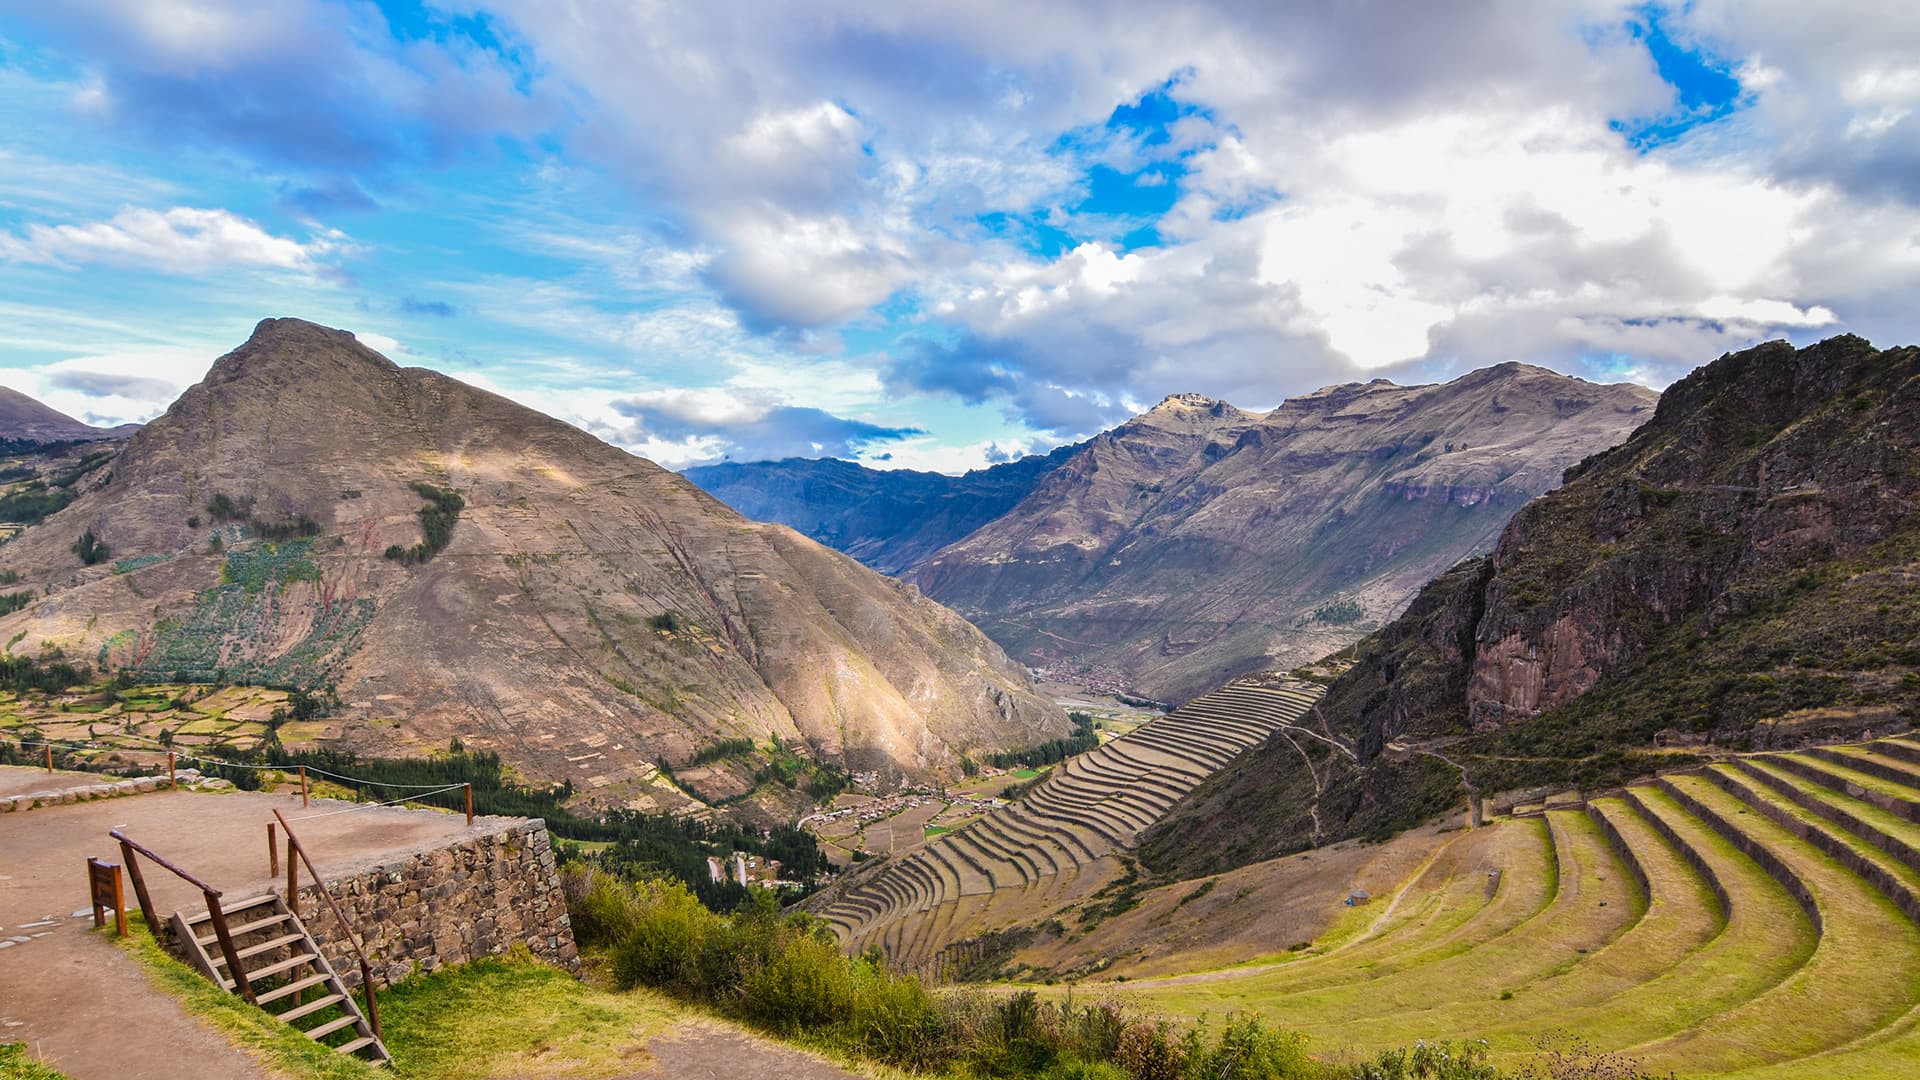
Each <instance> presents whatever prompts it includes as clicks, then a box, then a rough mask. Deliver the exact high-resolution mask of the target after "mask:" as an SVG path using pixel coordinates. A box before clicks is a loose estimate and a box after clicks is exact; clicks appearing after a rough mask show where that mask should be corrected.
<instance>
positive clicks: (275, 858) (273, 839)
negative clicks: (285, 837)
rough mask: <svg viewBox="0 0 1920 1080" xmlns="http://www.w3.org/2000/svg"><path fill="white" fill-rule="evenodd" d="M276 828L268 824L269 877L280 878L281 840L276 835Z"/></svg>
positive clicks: (271, 823)
mask: <svg viewBox="0 0 1920 1080" xmlns="http://www.w3.org/2000/svg"><path fill="white" fill-rule="evenodd" d="M275 831H276V826H275V825H274V824H273V822H271V821H269V822H267V876H268V877H276V878H277V877H279V876H280V838H279V837H278V836H276V835H274V834H275Z"/></svg>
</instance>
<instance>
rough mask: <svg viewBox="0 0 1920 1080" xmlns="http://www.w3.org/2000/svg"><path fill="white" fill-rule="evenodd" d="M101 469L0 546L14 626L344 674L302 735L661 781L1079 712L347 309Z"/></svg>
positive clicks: (654, 793)
mask: <svg viewBox="0 0 1920 1080" xmlns="http://www.w3.org/2000/svg"><path fill="white" fill-rule="evenodd" d="M99 475H100V476H101V477H103V479H102V480H101V481H100V482H98V483H95V484H94V485H93V486H91V487H89V488H88V489H87V490H86V491H85V492H84V493H83V494H80V495H79V497H78V498H77V499H75V501H73V502H72V504H71V505H68V506H66V507H65V508H64V509H61V510H59V511H58V512H57V513H54V514H53V515H52V516H50V517H48V518H47V519H46V520H45V521H44V522H43V523H41V524H39V525H36V526H33V527H31V528H28V529H26V530H25V531H23V532H22V533H21V534H20V535H19V536H18V537H17V538H16V539H14V540H13V541H12V542H10V543H8V544H6V545H5V546H4V547H0V571H11V572H12V573H14V574H17V575H19V578H18V580H19V581H20V582H21V583H22V584H21V585H20V588H22V589H27V590H30V591H31V592H32V593H33V594H34V596H35V597H36V599H35V600H34V602H32V603H30V604H28V605H27V606H26V607H24V608H23V609H21V610H19V611H16V612H14V613H13V614H11V615H8V616H6V617H5V618H0V634H5V635H6V636H7V637H8V638H9V640H10V641H11V645H10V648H11V649H12V651H13V652H14V653H15V654H16V655H24V656H39V655H42V654H43V652H44V651H45V650H51V649H56V648H57V649H58V650H60V651H61V652H62V653H63V654H64V655H66V656H68V657H70V658H76V659H83V660H85V661H87V662H89V663H92V664H96V665H97V666H98V667H100V668H102V669H107V670H122V669H126V670H131V671H133V672H134V673H136V674H137V675H138V676H139V677H142V678H153V679H162V678H174V677H179V678H188V679H195V680H205V679H214V680H231V681H235V682H257V683H267V684H271V685H285V686H300V687H308V688H313V689H316V690H319V691H321V692H323V694H333V693H337V695H338V699H339V702H340V704H339V707H338V709H337V711H336V712H335V714H334V715H333V716H331V717H329V718H327V719H326V720H325V721H324V722H322V723H321V724H320V726H319V727H318V728H316V729H314V730H313V731H311V732H308V734H313V733H316V732H317V733H321V734H325V735H329V736H331V737H335V738H338V739H340V740H343V741H344V742H345V743H346V744H347V745H349V746H352V747H356V748H359V749H362V750H366V751H373V752H386V753H409V754H419V753H422V752H428V751H434V750H439V749H443V748H445V747H446V746H447V745H448V742H449V740H451V739H454V738H458V739H459V740H460V741H461V742H463V743H464V744H465V745H466V746H467V747H469V748H473V749H489V750H497V751H498V752H499V753H500V754H501V755H502V757H504V758H505V759H507V761H509V762H510V763H512V764H513V765H514V766H515V767H516V768H517V769H519V770H520V771H522V772H523V773H524V774H525V775H527V776H529V777H532V778H539V779H550V780H555V781H558V780H560V779H562V778H572V779H573V780H574V781H575V783H576V785H577V786H578V787H579V789H580V790H581V791H582V792H584V793H586V794H587V795H589V796H590V797H591V798H592V799H593V801H595V802H597V803H600V804H603V805H604V804H614V805H633V806H642V807H672V806H680V805H687V803H688V799H687V797H686V795H685V794H684V793H683V791H684V789H687V788H692V787H693V786H694V785H696V784H697V785H698V791H699V793H700V794H701V795H702V796H703V797H706V798H708V799H710V800H716V801H717V800H720V799H733V798H736V797H742V796H744V795H745V794H746V793H747V792H748V791H750V790H757V792H758V794H756V795H755V796H754V797H755V798H764V799H768V800H773V801H774V802H776V803H777V802H780V801H781V800H785V801H786V802H787V803H792V802H794V801H795V800H798V799H803V798H804V797H805V796H804V794H800V793H795V792H792V791H790V790H789V789H788V788H786V787H783V786H782V785H780V784H771V785H765V784H759V781H758V780H757V779H756V777H758V776H764V775H766V774H767V771H768V766H769V765H770V764H771V762H770V760H769V757H768V755H769V754H786V755H798V756H799V758H800V759H801V762H802V763H803V764H804V763H807V762H812V763H816V764H831V765H834V766H840V767H844V768H846V769H849V770H854V771H866V770H871V771H875V772H878V773H880V774H881V775H882V777H883V778H887V777H891V778H895V779H899V778H906V777H914V778H931V777H935V776H939V775H948V774H952V775H958V771H959V760H960V757H961V756H962V755H963V754H975V755H980V754H984V753H990V752H992V751H995V750H1003V749H1007V748H1011V747H1020V746H1028V745H1033V744H1036V743H1041V742H1045V741H1046V740H1048V739H1051V738H1055V737H1058V736H1061V735H1064V734H1066V733H1067V732H1068V731H1069V730H1070V727H1071V725H1070V724H1069V722H1068V720H1067V718H1066V716H1065V715H1064V714H1063V713H1062V712H1061V711H1060V710H1059V708H1057V707H1056V706H1055V705H1054V704H1053V703H1052V702H1050V701H1048V700H1045V699H1043V698H1041V697H1039V696H1038V695H1036V694H1035V693H1034V691H1033V689H1032V687H1031V686H1030V684H1029V682H1028V678H1027V673H1026V672H1025V671H1024V670H1023V669H1022V668H1021V667H1020V666H1019V665H1018V664H1015V663H1013V662H1011V661H1010V660H1009V659H1008V658H1007V656H1006V655H1005V653H1004V652H1002V651H1001V649H1000V648H999V646H997V645H995V644H994V643H993V642H992V641H990V640H988V639H987V638H986V637H985V636H984V635H982V634H981V633H980V632H979V631H977V630H975V629H974V628H973V627H972V626H969V625H968V624H967V623H966V622H965V620H963V619H961V618H960V617H959V616H957V615H955V614H954V613H952V612H951V611H948V610H947V609H946V608H944V607H941V606H940V605H938V604H936V603H934V602H933V601H931V600H928V599H926V598H925V597H923V596H921V595H920V594H919V593H918V592H917V591H916V590H914V589H912V588H909V587H907V586H905V585H903V584H901V583H899V582H897V581H893V580H890V579H888V578H886V577H883V576H882V575H880V574H877V573H875V572H873V571H871V570H869V569H867V568H866V567H863V566H861V565H860V564H859V563H857V562H855V561H854V560H853V559H851V558H848V557H846V556H844V555H841V554H839V553H838V552H835V551H832V550H829V549H827V548H824V547H822V546H820V545H819V544H816V543H814V542H813V541H811V540H808V539H806V538H805V537H803V536H800V535H799V534H797V533H795V532H794V531H792V530H791V529H788V528H785V527H783V526H779V525H762V524H755V523H753V522H750V521H747V520H746V519H744V518H742V517H741V516H740V515H738V514H736V513H735V512H733V511H732V510H729V509H728V508H726V507H725V506H723V505H721V504H720V503H719V502H717V501H715V500H713V499H712V498H709V497H708V496H707V495H705V494H703V493H702V492H700V491H699V490H698V489H697V488H695V487H694V486H693V485H692V484H690V483H688V482H687V481H686V480H684V479H682V478H681V477H679V476H677V475H675V474H673V473H670V472H668V471H666V470H664V469H661V468H659V467H657V466H655V465H654V464H652V463H651V462H648V461H645V460H643V459H640V458H637V457H634V456H632V455H630V454H627V453H625V452H624V451H621V450H619V449H616V448H614V447H612V446H609V445H608V444H606V443H605V442H602V441H600V440H599V439H596V438H594V437H593V436H591V435H588V434H587V433H585V432H583V431H580V430H578V429H576V428H573V427H570V426H568V425H567V424H564V423H561V422H560V421H558V420H554V419H551V418H549V417H546V416H542V415H540V414H539V413H536V412H533V411H531V410H529V409H526V408H523V407H522V406H519V405H516V404H514V403H512V402H510V401H507V400H506V399H504V398H501V397H497V396H495V395H493V394H490V393H487V392H485V391H482V390H478V389H476V388H474V387H471V386H468V385H466V384H463V383H460V382H458V381H456V380H453V379H450V378H447V377H446V376H443V375H440V374H437V373H435V372H431V371H427V370H424V369H419V368H400V367H397V366H395V365H394V364H393V363H391V362H390V361H388V360H387V359H386V358H385V357H382V356H380V355H379V354H378V353H375V352H373V351H372V350H370V349H368V348H366V347H365V346H364V345H362V344H360V343H359V342H358V341H357V340H355V339H354V337H353V336H352V335H351V334H349V333H347V332H345V331H341V330H330V329H326V328H324V327H320V326H315V325H313V324H311V323H305V322H300V321H298V320H292V319H270V320H267V321H265V322H262V323H261V324H260V326H259V328H258V329H257V330H256V331H255V332H254V334H253V336H252V338H251V339H249V340H248V341H247V342H246V344H244V345H242V346H241V347H240V348H238V349H236V350H234V351H233V352H231V353H228V354H227V355H226V356H223V357H221V358H220V359H219V360H218V361H217V362H216V363H215V364H214V365H213V367H212V369H211V370H210V371H209V372H208V373H207V376H206V378H205V380H204V381H202V382H201V383H199V384H197V385H195V386H193V387H191V388H190V389H188V390H187V391H186V392H185V393H184V394H182V395H181V396H180V398H179V400H177V401H175V402H174V404H173V405H172V407H171V408H169V409H168V410H167V412H166V414H165V415H163V416H161V417H160V418H159V419H156V420H154V421H153V422H152V423H150V424H148V425H146V426H145V427H144V428H142V429H141V430H140V431H138V432H137V433H136V434H134V436H133V437H132V438H131V439H130V440H128V441H127V443H126V444H125V446H124V448H123V449H121V450H120V452H119V455H118V457H116V458H115V459H113V460H112V461H111V463H110V465H109V466H108V467H106V468H103V469H102V470H101V473H100V474H99ZM87 534H91V536H92V538H93V540H94V541H95V542H96V543H97V544H104V545H105V547H106V549H107V551H108V555H107V556H106V557H105V558H100V557H98V553H97V551H93V554H94V558H93V559H92V560H91V561H90V562H89V561H84V560H83V558H82V557H81V556H80V555H79V554H78V553H77V552H78V550H79V549H78V548H77V547H76V541H78V540H80V539H81V538H82V537H83V536H85V535H87ZM80 547H81V548H84V547H85V545H81V546H80ZM303 730H304V729H303ZM293 735H294V729H288V737H289V738H291V737H293ZM742 739H745V740H751V742H752V746H751V748H750V749H748V750H746V751H742V752H734V751H732V750H727V751H726V752H724V753H719V754H716V753H715V752H714V751H715V748H716V747H725V746H731V745H732V744H731V742H729V740H733V741H738V740H742ZM776 743H777V744H778V745H779V746H780V747H781V748H782V749H781V750H779V751H770V750H769V749H768V748H769V747H770V746H773V745H775V744H776ZM696 762H699V763H700V764H699V766H698V768H692V767H690V766H692V765H694V763H696ZM661 764H665V765H669V766H678V767H682V768H681V771H680V773H679V783H678V784H676V783H672V782H669V780H668V779H667V778H666V777H665V776H663V775H662V774H661V773H659V772H658V771H656V766H657V765H661ZM792 765H793V762H792V761H791V760H787V759H783V764H782V768H783V769H784V770H785V772H784V773H783V775H788V776H791V774H792ZM756 785H758V788H756ZM683 786H684V787H683ZM769 809H772V807H770V808H769ZM784 809H791V806H784Z"/></svg>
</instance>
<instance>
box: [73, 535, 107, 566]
mask: <svg viewBox="0 0 1920 1080" xmlns="http://www.w3.org/2000/svg"><path fill="white" fill-rule="evenodd" d="M73 553H74V554H75V555H78V556H80V562H81V564H82V565H85V566H92V565H94V564H95V563H98V562H102V561H104V560H105V559H106V557H107V545H105V544H103V543H101V542H100V541H99V540H98V539H96V538H95V537H94V535H93V530H92V529H88V530H87V531H86V532H83V533H81V534H80V539H78V540H75V541H74V542H73Z"/></svg>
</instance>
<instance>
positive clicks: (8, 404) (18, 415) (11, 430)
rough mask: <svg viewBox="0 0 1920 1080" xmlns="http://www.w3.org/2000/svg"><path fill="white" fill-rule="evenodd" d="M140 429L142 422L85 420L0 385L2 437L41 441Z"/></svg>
mask: <svg viewBox="0 0 1920 1080" xmlns="http://www.w3.org/2000/svg"><path fill="white" fill-rule="evenodd" d="M139 430H140V425H139V424H122V425H120V426H119V427H111V428H101V427H94V426H93V425H91V424H83V423H81V422H80V421H78V420H75V419H74V418H73V417H71V416H68V415H67V414H66V413H63V412H61V411H59V410H58V409H53V408H49V407H48V406H46V405H43V404H41V403H40V402H38V401H35V400H34V399H33V398H31V397H28V396H27V395H25V394H23V393H21V392H20V391H18V390H14V389H12V388H10V387H5V386H0V439H14V440H18V441H20V442H42V443H46V442H70V441H91V440H96V439H124V438H126V437H127V436H129V435H131V434H133V433H134V432H136V431H139Z"/></svg>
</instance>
